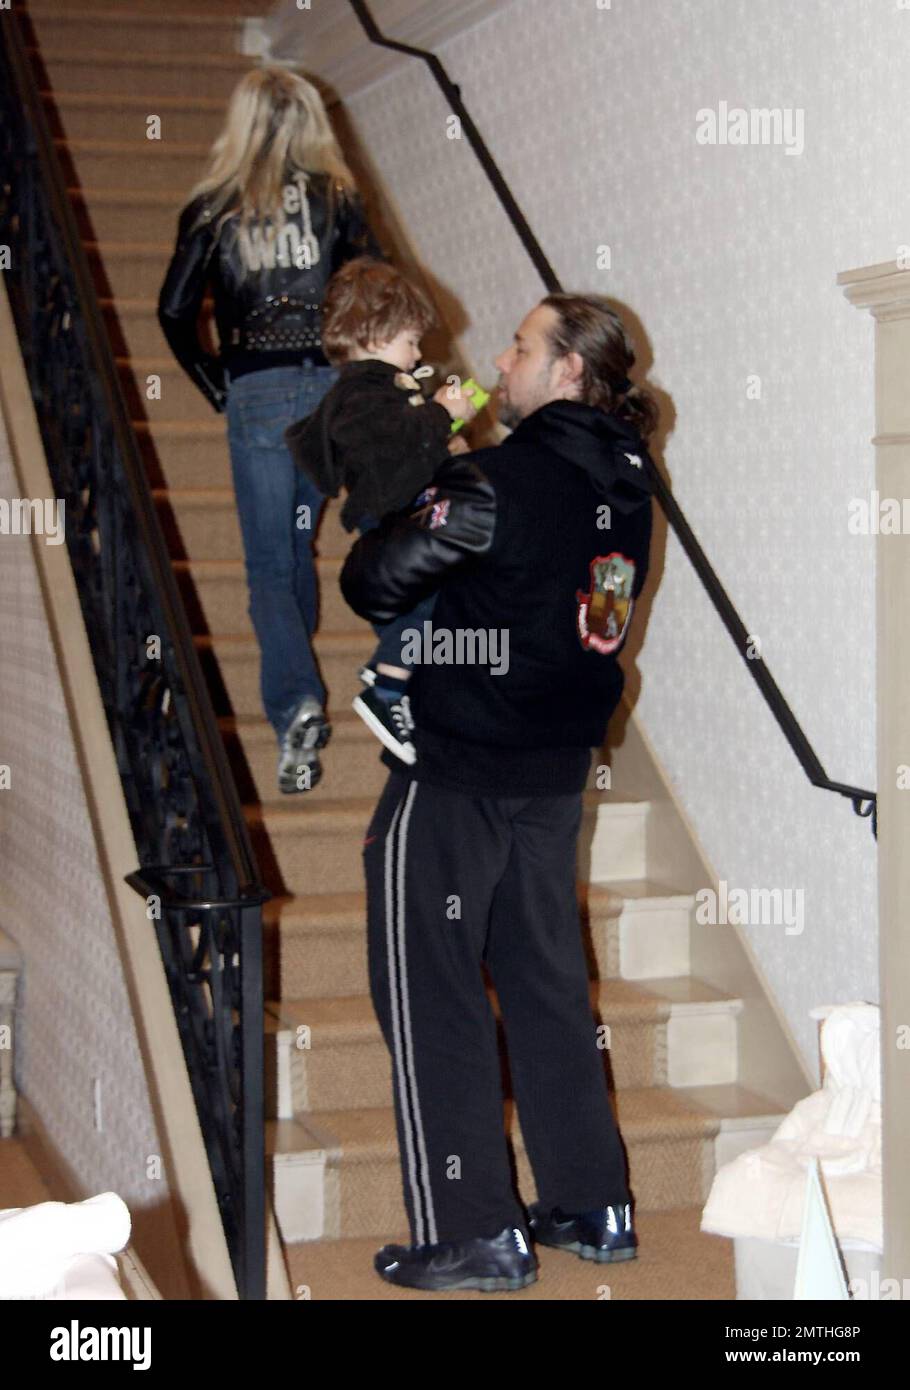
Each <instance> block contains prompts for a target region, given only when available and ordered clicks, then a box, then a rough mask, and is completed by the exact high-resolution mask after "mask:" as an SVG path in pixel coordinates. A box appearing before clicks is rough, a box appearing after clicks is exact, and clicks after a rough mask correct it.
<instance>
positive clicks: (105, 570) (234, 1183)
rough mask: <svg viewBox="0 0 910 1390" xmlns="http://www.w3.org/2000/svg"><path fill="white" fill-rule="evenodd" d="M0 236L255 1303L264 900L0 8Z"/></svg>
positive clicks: (261, 1160)
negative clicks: (7, 261) (9, 263)
mask: <svg viewBox="0 0 910 1390" xmlns="http://www.w3.org/2000/svg"><path fill="white" fill-rule="evenodd" d="M0 244H2V245H4V246H6V247H9V249H10V255H11V266H10V268H9V269H7V270H6V271H5V280H6V285H7V288H8V290H9V295H10V301H11V304H12V311H13V315H14V318H15V322H16V329H17V334H18V337H19V342H20V346H21V350H22V355H23V359H24V362H25V367H26V371H27V374H28V380H29V383H30V386H31V392H32V397H33V399H34V402H35V407H36V412H37V416H38V421H39V424H40V427H41V434H42V438H43V442H44V448H45V451H46V455H47V462H48V468H49V470H50V474H51V479H52V483H53V487H54V489H55V493H56V498H57V499H58V500H62V501H63V502H64V504H65V519H66V543H67V546H68V550H69V555H70V559H71V562H72V567H73V572H74V574H75V577H76V582H77V586H78V591H79V599H80V603H81V606H82V614H83V618H84V621H85V626H86V630H87V632H88V634H89V639H90V643H91V649H92V655H93V658H94V663H95V671H96V675H97V678H98V684H99V687H100V690H101V695H102V699H103V702H104V708H105V712H106V714H107V719H108V723H109V727H110V732H111V738H112V740H113V745H114V749H115V752H116V756H117V763H118V767H119V771H120V776H121V779H122V782H123V788H124V793H125V797H126V804H127V807H128V810H129V816H130V822H131V825H132V829H133V835H134V837H135V841H136V846H137V850H138V852H139V856H140V861H141V866H140V868H139V869H138V870H137V871H136V872H135V873H132V874H130V875H129V876H128V879H127V881H128V882H129V883H130V884H131V885H132V886H133V887H134V888H135V889H136V891H137V892H138V893H140V894H142V896H143V897H144V898H145V899H146V900H147V903H148V913H149V919H150V922H149V929H150V930H152V929H153V928H152V923H153V922H154V930H155V931H156V932H157V938H158V943H159V946H160V949H161V954H162V958H163V961H164V965H165V970H166V974H167V979H168V983H169V986H170V990H171V995H172V998H173V1002H174V1010H175V1014H176V1018H177V1023H178V1027H179V1031H180V1037H181V1041H182V1044H183V1048H184V1054H185V1057H186V1063H187V1069H188V1072H189V1077H190V1081H191V1085H192V1090H193V1095H194V1098H195V1103H196V1108H197V1111H198V1115H199V1121H200V1125H201V1129H202V1134H203V1137H204V1140H205V1145H206V1150H207V1153H208V1158H209V1163H210V1166H211V1172H212V1178H213V1182H214V1186H215V1192H216V1195H217V1200H218V1205H219V1209H220V1213H221V1218H222V1221H223V1223H224V1230H225V1235H226V1239H227V1243H228V1247H229V1250H230V1254H231V1260H232V1263H233V1269H234V1275H235V1279H236V1282H237V1288H238V1291H239V1293H240V1296H241V1297H242V1298H249V1299H261V1298H264V1297H265V1193H264V1168H265V1154H264V1145H265V1138H264V1115H263V996H262V903H263V902H264V901H265V899H266V898H268V896H269V894H268V893H267V892H265V891H264V890H263V888H262V886H261V884H260V882H259V874H258V868H257V864H256V860H255V857H254V854H253V850H252V845H251V843H250V839H249V835H248V831H247V827H246V823H245V821H244V817H243V808H242V806H241V804H240V801H239V798H238V795H237V791H236V787H235V784H234V779H233V777H232V774H231V771H230V767H229V765H228V762H227V757H226V754H225V751H224V745H223V743H222V740H221V736H220V733H219V730H218V726H217V723H216V721H215V716H214V713H213V710H212V705H211V701H210V697H209V694H208V691H207V688H206V685H205V680H204V678H203V675H202V670H201V667H200V664H199V660H198V657H197V655H196V651H195V648H194V646H193V638H192V634H191V632H190V628H189V625H188V622H187V618H186V613H185V610H184V607H183V603H182V601H181V598H180V595H179V592H178V589H177V586H176V583H175V579H174V574H173V570H172V568H171V564H170V560H169V557H168V553H167V548H166V545H165V542H164V538H163V535H162V532H161V529H160V526H159V523H158V519H157V515H156V512H155V505H154V502H153V499H152V494H151V491H150V488H149V485H148V481H147V478H146V474H145V469H144V466H143V463H142V459H141V457H140V454H139V450H138V446H137V443H136V437H135V434H134V432H133V429H132V425H131V421H130V417H129V413H128V410H127V408H126V404H125V402H124V398H123V394H122V390H121V386H120V382H119V379H118V375H117V370H116V366H115V362H114V357H113V354H112V351H111V347H110V343H109V341H108V337H107V334H106V332H105V329H104V325H103V322H102V319H101V313H100V310H99V305H98V299H97V295H96V291H95V287H94V284H93V281H92V276H91V272H90V269H89V264H88V260H87V258H86V255H85V251H84V248H83V246H82V242H81V239H80V235H79V231H78V228H77V223H76V219H75V216H74V213H73V210H72V207H71V204H70V200H69V198H68V196H67V192H66V184H65V180H64V177H63V173H62V170H61V167H60V163H59V160H58V158H57V155H56V151H55V148H54V143H53V140H52V137H51V134H50V131H49V128H48V124H47V120H46V116H45V112H44V109H43V106H42V101H41V96H40V93H39V90H38V85H37V82H36V80H35V76H34V73H33V71H32V68H31V64H30V62H29V59H28V54H27V52H26V48H25V45H24V43H23V36H22V34H21V32H20V30H19V25H18V22H17V18H16V16H15V13H13V14H8V15H7V16H6V18H5V19H0ZM49 794H50V790H49Z"/></svg>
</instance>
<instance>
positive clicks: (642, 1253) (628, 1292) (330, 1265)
mask: <svg viewBox="0 0 910 1390" xmlns="http://www.w3.org/2000/svg"><path fill="white" fill-rule="evenodd" d="M700 1221H701V1212H700V1210H699V1209H698V1208H697V1207H680V1208H678V1209H677V1210H675V1211H661V1212H650V1211H642V1212H638V1213H636V1219H635V1229H636V1234H637V1235H638V1240H639V1254H638V1259H636V1260H629V1261H627V1262H626V1263H624V1264H611V1265H595V1264H592V1263H590V1262H589V1261H587V1260H579V1259H577V1258H576V1257H575V1256H574V1255H569V1254H565V1253H564V1252H563V1251H560V1250H548V1249H547V1248H546V1247H545V1246H540V1247H538V1248H537V1252H536V1253H537V1259H538V1261H539V1266H540V1267H539V1270H538V1279H537V1283H536V1284H532V1285H531V1286H530V1288H527V1289H521V1290H519V1291H516V1292H514V1293H480V1292H479V1291H477V1290H470V1289H464V1290H461V1291H458V1292H453V1293H425V1292H423V1291H422V1290H418V1289H401V1288H396V1287H395V1285H393V1284H387V1283H386V1282H385V1281H384V1280H383V1279H380V1277H379V1275H378V1274H377V1273H376V1272H375V1270H374V1268H373V1256H374V1254H375V1253H376V1251H377V1250H378V1249H379V1247H380V1245H382V1244H384V1243H386V1242H390V1243H391V1242H395V1243H398V1244H402V1245H408V1244H410V1236H409V1235H408V1233H407V1232H406V1231H397V1232H394V1231H390V1232H389V1233H388V1235H386V1236H383V1237H382V1238H381V1239H380V1238H377V1237H376V1236H348V1237H344V1238H342V1239H340V1240H317V1241H301V1242H298V1243H297V1244H292V1245H288V1246H287V1247H286V1251H287V1263H288V1273H289V1276H290V1280H291V1287H292V1289H294V1290H295V1292H296V1295H297V1297H307V1298H310V1299H312V1300H313V1301H314V1302H318V1301H320V1300H322V1301H326V1300H329V1299H336V1300H343V1301H344V1302H346V1303H347V1302H360V1301H364V1300H368V1299H369V1300H377V1301H386V1300H388V1301H390V1302H397V1301H401V1300H410V1299H413V1300H418V1301H419V1300H421V1299H422V1300H425V1301H428V1302H434V1301H442V1302H459V1301H470V1300H480V1301H485V1300H494V1301H499V1300H509V1301H518V1302H532V1303H533V1302H539V1301H540V1300H557V1299H565V1300H566V1301H569V1300H572V1301H575V1302H584V1301H585V1300H598V1301H610V1302H629V1301H633V1300H634V1301H645V1300H651V1299H654V1300H669V1299H683V1300H701V1299H711V1300H731V1299H734V1298H735V1297H736V1279H735V1271H734V1266H733V1243H732V1241H729V1240H725V1239H724V1238H723V1237H722V1236H714V1235H709V1234H707V1233H706V1232H704V1231H702V1230H700V1228H699V1223H700ZM607 1291H609V1299H608V1298H607ZM614 1331H615V1332H616V1334H617V1336H620V1335H621V1332H620V1329H619V1328H615V1329H614Z"/></svg>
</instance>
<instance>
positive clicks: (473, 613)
mask: <svg viewBox="0 0 910 1390" xmlns="http://www.w3.org/2000/svg"><path fill="white" fill-rule="evenodd" d="M647 463H648V460H647V454H646V449H645V446H644V444H643V442H642V439H641V437H640V435H639V434H638V432H637V431H636V430H635V429H634V427H633V426H632V425H630V424H628V423H627V422H625V421H622V420H620V419H619V418H618V417H616V416H613V415H606V414H605V413H604V412H602V411H600V410H598V409H596V408H595V407H593V406H588V405H583V404H581V403H580V402H577V401H553V402H551V403H550V404H549V405H545V406H543V407H541V409H539V410H537V411H535V412H534V413H533V414H532V415H529V416H528V417H527V418H526V419H525V420H523V421H522V422H521V424H519V426H518V427H517V429H515V431H514V432H513V433H512V434H511V435H510V436H509V438H508V439H507V440H506V441H505V442H504V443H503V444H501V445H500V446H499V447H498V448H495V449H484V450H481V451H479V452H477V453H474V454H470V455H465V456H463V457H461V458H459V459H456V460H453V461H452V462H450V463H447V464H446V465H444V466H443V468H442V469H440V471H439V472H438V473H437V475H436V477H435V478H434V480H433V488H431V489H429V490H428V494H429V495H428V494H425V495H424V497H423V498H422V499H419V502H418V506H417V510H415V511H414V512H412V513H411V514H410V515H399V516H398V517H395V518H389V519H388V520H387V521H386V522H385V523H384V525H383V526H382V527H380V528H379V529H378V530H376V531H373V532H370V533H369V534H367V535H366V536H364V537H362V538H361V540H359V541H358V542H357V544H356V545H355V546H354V548H353V550H352V552H351V554H350V556H349V557H348V560H347V562H346V564H345V568H344V572H343V574H342V589H343V591H344V594H345V597H346V598H347V600H348V602H349V603H350V604H351V606H352V607H353V608H354V609H355V611H357V612H358V613H360V614H361V615H362V616H364V617H369V618H372V619H374V620H378V621H387V620H388V619H389V617H390V616H391V615H392V614H393V613H396V612H398V613H403V612H407V611H409V609H410V608H412V607H413V605H414V603H415V602H416V601H417V600H418V599H420V598H422V597H423V596H424V595H425V594H427V593H431V592H433V590H434V589H435V588H438V589H439V597H438V599H437V602H436V607H435V610H434V613H433V618H432V633H429V632H426V631H425V632H424V633H422V634H421V641H420V642H419V643H418V642H417V641H415V642H414V644H413V647H412V650H411V653H410V656H411V660H412V661H413V663H414V675H413V677H412V679H411V682H410V685H409V688H408V689H409V695H410V697H411V702H412V708H413V712H414V715H415V719H416V722H417V731H416V734H415V743H416V747H417V762H416V764H415V766H414V767H413V769H410V771H411V774H412V775H413V776H415V777H417V778H418V779H419V780H421V781H426V782H430V783H433V784H435V785H439V786H450V787H455V788H459V789H461V790H463V791H468V792H474V793H476V794H480V795H499V796H521V795H541V794H556V793H561V792H564V793H569V792H576V791H579V790H581V788H582V787H583V786H584V785H585V781H586V779H587V774H588V770H589V767H590V760H591V749H592V748H596V747H599V746H600V745H601V744H602V743H603V739H604V736H605V733H606V727H607V722H608V720H609V718H610V716H611V714H612V713H613V711H614V709H615V708H616V705H617V704H618V702H619V699H620V696H621V694H622V689H623V674H622V671H621V669H620V667H619V664H618V662H617V659H616V658H617V655H618V653H619V651H620V650H621V648H622V646H623V644H624V642H625V640H626V636H627V634H628V630H629V625H630V622H631V620H632V615H633V610H634V607H635V602H636V600H637V598H638V596H639V594H640V593H641V589H642V586H643V584H644V581H645V576H646V574H647V570H648V552H649V547H650V540H651V493H652V485H651V481H650V477H649V473H648V468H647ZM495 634H498V636H496V635H495ZM447 643H448V648H447V645H446V644H447ZM459 644H460V645H459ZM480 658H486V659H480ZM390 765H392V764H391V763H390ZM394 766H395V767H396V768H397V769H398V770H399V771H401V770H402V764H401V763H400V762H399V761H398V760H395V763H394Z"/></svg>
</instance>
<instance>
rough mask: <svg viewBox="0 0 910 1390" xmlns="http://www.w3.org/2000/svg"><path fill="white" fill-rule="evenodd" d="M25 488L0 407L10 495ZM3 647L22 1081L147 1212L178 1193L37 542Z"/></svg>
mask: <svg viewBox="0 0 910 1390" xmlns="http://www.w3.org/2000/svg"><path fill="white" fill-rule="evenodd" d="M20 495H21V494H20V490H19V486H18V484H17V482H16V480H15V475H14V473H13V469H12V462H11V458H10V451H9V442H8V438H7V433H6V427H5V424H4V422H3V418H2V415H0V497H3V498H12V497H19V496H20ZM0 653H2V658H0V764H2V765H4V766H6V767H8V768H9V769H10V771H9V786H8V787H6V788H4V789H2V790H0V866H2V868H0V929H2V930H3V931H4V932H6V933H7V935H9V936H11V937H12V938H13V940H14V941H16V942H17V943H18V945H19V947H20V948H21V950H22V953H23V956H24V967H23V975H22V977H21V979H20V995H19V1009H18V1011H17V1020H16V1027H15V1069H16V1084H17V1089H18V1090H19V1091H20V1092H21V1093H22V1094H23V1095H25V1096H27V1097H28V1099H29V1101H30V1102H31V1104H32V1105H33V1106H34V1107H35V1109H36V1110H37V1112H38V1114H39V1115H40V1118H41V1120H42V1121H43V1124H44V1126H45V1128H46V1129H47V1131H48V1133H49V1135H50V1138H51V1140H52V1142H53V1143H54V1145H55V1147H56V1148H57V1150H58V1151H59V1152H60V1153H61V1154H62V1155H63V1157H64V1158H65V1160H66V1162H67V1163H68V1164H69V1166H70V1167H71V1169H72V1170H73V1172H74V1175H75V1177H76V1179H77V1180H78V1182H79V1183H80V1184H82V1185H83V1186H84V1189H85V1192H86V1195H92V1194H94V1193H98V1192H105V1191H108V1190H110V1191H114V1192H117V1193H119V1194H120V1196H121V1197H122V1198H123V1200H124V1201H125V1202H126V1203H127V1205H128V1206H130V1208H131V1210H132V1212H133V1215H134V1217H135V1215H136V1212H137V1211H138V1210H140V1209H142V1208H145V1207H158V1206H162V1205H163V1204H164V1203H165V1202H166V1201H167V1192H168V1188H167V1178H166V1175H163V1176H162V1177H160V1178H152V1179H149V1178H147V1177H146V1172H147V1166H146V1165H147V1160H148V1158H149V1156H150V1155H160V1154H161V1152H162V1151H161V1146H160V1144H159V1142H158V1137H157V1133H156V1127H155V1120H154V1116H153V1114H152V1109H151V1104H150V1101H149V1094H148V1085H147V1082H146V1078H145V1071H144V1067H143V1065H142V1058H141V1054H140V1051H139V1045H138V1041H137V1037H136V1027H135V1023H134V1020H133V1015H132V1009H131V1006H130V1000H129V995H128V993H127V987H126V981H125V979H124V975H123V969H122V966H121V962H120V955H119V951H118V946H117V942H116V938H115V935H114V928H113V925H112V923H111V916H110V908H109V905H108V900H107V894H106V890H105V886H104V881H103V879H102V876H101V871H100V868H99V865H98V858H97V854H96V851H95V842H94V836H93V834H92V826H91V821H90V819H89V811H88V807H87V805H86V801H85V794H84V791H83V786H82V778H81V774H80V770H79V765H78V762H77V759H76V754H75V750H74V747H73V741H72V734H71V730H70V723H69V717H68V714H67V709H66V704H65V700H64V696H63V690H62V688H61V684H60V676H59V672H58V669H57V663H56V658H55V656H54V652H53V649H52V646H51V641H50V636H49V633H48V627H47V619H46V617H45V612H44V603H43V600H42V596H41V589H40V586H39V582H38V575H37V571H36V569H35V564H34V560H33V558H32V554H31V540H30V538H29V537H28V536H19V535H6V534H3V535H0ZM4 780H5V779H4ZM96 1078H97V1079H100V1082H101V1088H100V1096H101V1125H102V1128H101V1130H100V1131H99V1130H98V1129H96V1127H95V1090H94V1085H95V1080H96ZM159 1166H160V1165H159ZM3 1205H4V1203H3V1194H2V1193H0V1206H3Z"/></svg>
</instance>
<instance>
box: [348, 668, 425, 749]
mask: <svg viewBox="0 0 910 1390" xmlns="http://www.w3.org/2000/svg"><path fill="white" fill-rule="evenodd" d="M354 709H355V710H356V711H357V713H358V714H359V715H360V717H361V719H362V720H363V722H364V723H365V724H366V725H367V727H368V728H370V729H372V731H373V733H374V734H375V735H376V737H377V738H378V739H379V740H380V742H381V743H384V744H385V746H386V748H389V749H390V750H391V751H392V752H393V753H394V754H395V755H396V757H399V758H400V759H401V761H402V762H403V763H414V762H416V761H417V749H416V748H415V747H414V744H413V741H412V739H411V734H412V733H413V732H414V720H413V719H412V718H411V706H410V703H409V701H408V697H407V695H401V696H399V698H398V699H397V700H391V701H389V700H383V699H382V697H381V696H380V695H379V694H377V691H376V687H375V686H372V687H370V688H369V689H367V690H362V691H361V692H360V694H359V695H355V697H354Z"/></svg>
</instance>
